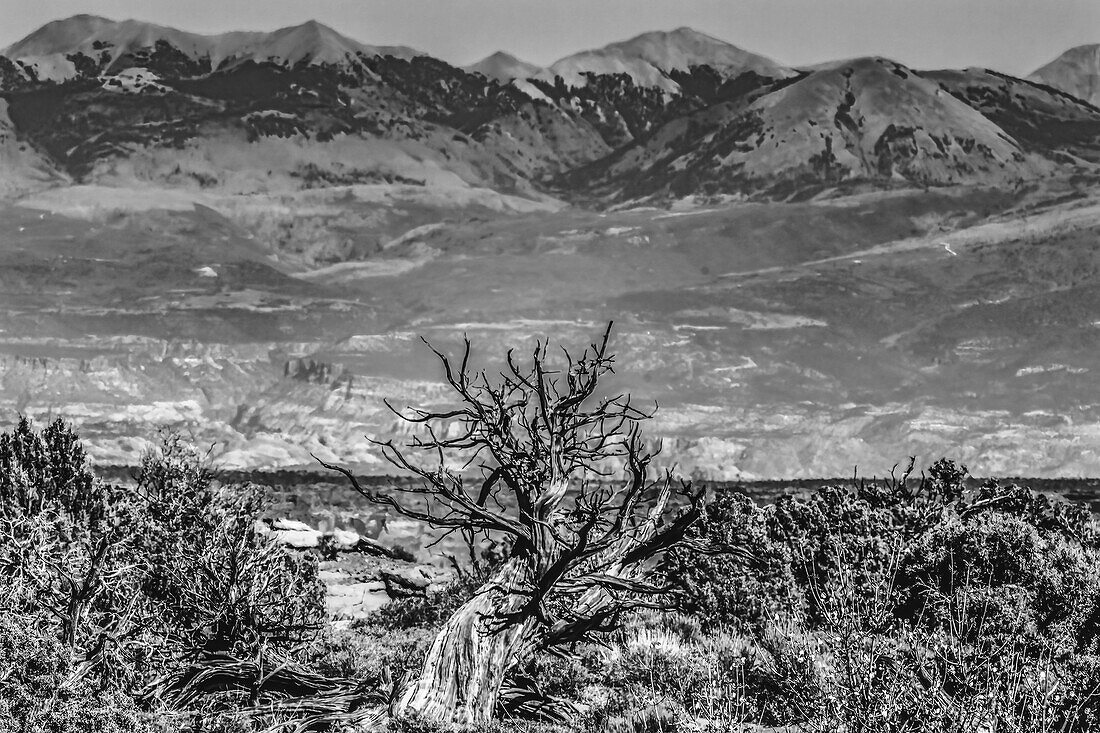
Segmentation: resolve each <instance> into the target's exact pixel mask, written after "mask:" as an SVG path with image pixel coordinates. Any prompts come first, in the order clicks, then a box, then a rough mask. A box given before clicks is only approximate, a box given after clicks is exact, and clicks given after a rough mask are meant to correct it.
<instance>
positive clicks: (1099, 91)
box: [1028, 44, 1100, 106]
mask: <svg viewBox="0 0 1100 733" xmlns="http://www.w3.org/2000/svg"><path fill="white" fill-rule="evenodd" d="M1028 78H1029V79H1032V80H1034V81H1038V82H1042V83H1044V84H1049V85H1050V86H1052V87H1056V88H1058V89H1061V90H1062V91H1064V92H1068V93H1069V94H1072V95H1073V96H1075V97H1077V98H1078V99H1082V100H1084V101H1086V102H1088V103H1090V104H1093V105H1097V106H1100V44H1092V45H1088V46H1078V47H1076V48H1071V49H1070V50H1068V51H1066V52H1065V53H1064V54H1062V55H1061V56H1059V57H1058V58H1056V59H1054V60H1053V61H1051V62H1050V63H1049V64H1046V65H1045V66H1043V67H1041V68H1039V69H1036V70H1035V71H1034V72H1033V73H1032V74H1031V75H1030V76H1029V77H1028Z"/></svg>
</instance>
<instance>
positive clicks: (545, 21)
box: [0, 0, 1100, 75]
mask: <svg viewBox="0 0 1100 733" xmlns="http://www.w3.org/2000/svg"><path fill="white" fill-rule="evenodd" d="M77 13H92V14H95V15H102V16H105V17H108V18H113V19H116V20H124V19H127V18H135V19H138V20H146V21H150V22H154V23H159V24H161V25H168V26H173V27H176V28H180V29H182V30H187V31H194V32H199V33H218V32H223V31H227V30H274V29H275V28H280V27H284V26H288V25H295V24H298V23H301V22H303V21H306V20H310V19H315V20H318V21H320V22H322V23H325V24H327V25H330V26H332V27H333V28H335V29H336V30H338V31H339V32H341V33H343V34H344V35H346V36H350V37H352V38H354V39H356V40H359V41H362V42H364V43H369V44H377V45H407V46H412V47H413V48H416V49H419V50H421V51H424V52H426V53H430V54H431V55H433V56H436V57H438V58H442V59H444V60H445V61H448V62H451V63H454V64H458V65H465V64H469V63H472V62H474V61H476V60H478V59H481V58H483V57H484V56H487V55H488V54H490V53H492V52H494V51H497V50H505V51H508V52H510V53H512V54H514V55H516V56H518V57H520V58H523V59H525V60H528V61H531V62H533V63H536V64H540V65H547V64H549V63H551V62H552V61H555V60H556V59H558V58H560V57H562V56H565V55H568V54H570V53H573V52H576V51H580V50H584V49H589V48H597V47H600V46H603V45H606V44H607V43H610V42H612V41H617V40H623V39H625V38H629V37H631V36H634V35H637V34H639V33H643V32H646V31H651V30H671V29H673V28H678V27H680V26H690V27H692V28H695V29H697V30H700V31H703V32H704V33H708V34H710V35H712V36H716V37H718V38H721V39H723V40H725V41H728V42H730V43H733V44H734V45H737V46H740V47H742V48H744V49H747V50H749V51H754V52H757V53H761V54H764V55H766V56H770V57H771V58H773V59H775V60H776V61H779V62H781V63H785V64H788V65H792V66H797V65H802V64H805V65H808V64H813V63H819V62H823V61H829V60H833V59H842V58H850V57H853V56H867V55H879V56H887V57H890V58H892V59H895V60H897V61H900V62H902V63H905V64H907V65H909V66H912V67H915V68H924V69H930V68H963V67H967V66H985V67H989V68H994V69H997V70H999V71H1003V72H1006V73H1011V74H1017V75H1023V74H1026V73H1029V72H1031V71H1033V70H1034V69H1036V68H1037V67H1039V66H1041V65H1042V64H1044V63H1046V62H1048V61H1050V60H1052V59H1053V58H1055V57H1056V56H1058V55H1059V54H1060V53H1061V52H1062V51H1065V50H1066V49H1068V48H1070V47H1073V46H1078V45H1081V44H1085V43H1100V0H308V1H303V0H0V18H3V22H2V23H0V48H3V47H6V46H8V45H9V44H11V43H13V42H15V41H16V40H18V39H20V38H22V37H23V36H25V35H27V34H28V33H30V32H31V31H33V30H35V29H36V28H38V27H39V26H41V25H43V24H44V23H46V22H48V21H50V20H55V19H58V18H63V17H68V16H70V15H75V14H77Z"/></svg>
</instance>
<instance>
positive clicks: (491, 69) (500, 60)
mask: <svg viewBox="0 0 1100 733" xmlns="http://www.w3.org/2000/svg"><path fill="white" fill-rule="evenodd" d="M463 69H464V70H465V71H468V72H470V73H471V74H481V75H482V76H484V77H486V78H488V79H496V80H497V81H499V82H503V83H505V84H507V83H508V82H510V81H512V80H514V79H527V78H529V77H532V76H535V75H536V74H538V73H539V72H540V71H541V69H540V68H539V67H538V66H535V65H534V64H531V63H528V62H526V61H522V60H520V59H517V58H516V57H515V56H513V55H512V54H510V53H506V52H504V51H497V52H496V53H494V54H490V55H489V56H486V57H485V58H483V59H482V60H481V61H478V62H477V63H474V64H470V65H469V66H465V67H463Z"/></svg>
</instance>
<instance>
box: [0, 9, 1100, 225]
mask: <svg viewBox="0 0 1100 733" xmlns="http://www.w3.org/2000/svg"><path fill="white" fill-rule="evenodd" d="M1097 58H1098V55H1097V51H1096V48H1095V47H1094V48H1092V49H1091V50H1089V49H1087V48H1085V49H1073V50H1071V51H1070V52H1068V53H1067V54H1066V55H1064V56H1063V57H1061V58H1059V59H1058V60H1056V61H1054V62H1052V63H1051V64H1048V65H1047V66H1044V67H1043V68H1042V69H1040V70H1038V71H1037V72H1036V73H1035V74H1034V75H1033V77H1032V79H1033V80H1032V81H1027V80H1019V79H1011V78H1010V77H1005V76H1003V75H997V74H994V73H992V72H986V71H982V70H967V71H965V72H960V73H961V76H960V75H959V73H956V74H955V75H953V76H945V73H944V72H920V71H916V70H913V69H909V68H907V67H905V66H904V65H902V64H899V63H896V62H894V61H891V60H888V59H881V58H879V59H870V58H867V59H853V60H850V61H844V62H839V63H833V64H825V65H822V66H818V67H815V68H814V69H809V70H796V69H792V68H789V67H787V66H784V65H782V64H780V63H777V62H775V61H772V60H770V59H767V58H765V57H763V56H760V55H757V54H753V53H750V52H748V51H744V50H742V49H740V48H737V47H736V46H733V45H731V44H729V43H726V42H724V41H720V40H718V39H715V38H712V37H710V36H708V35H706V34H703V33H700V32H698V31H694V30H691V29H688V28H680V29H677V30H674V31H671V32H654V33H646V34H643V35H640V36H638V37H636V38H633V39H630V40H627V41H623V42H619V43H612V44H610V45H608V46H606V47H604V48H601V49H596V50H591V51H583V52H580V53H577V54H573V55H571V56H567V57H566V58H563V59H561V60H559V61H557V62H555V63H554V64H551V65H550V66H549V67H547V68H545V69H543V68H537V67H536V66H534V65H532V64H527V63H525V62H522V61H519V60H518V59H515V58H514V57H511V56H508V55H507V54H503V53H499V54H495V55H493V56H490V57H488V58H487V59H485V60H483V61H481V62H479V63H477V64H474V65H472V66H470V67H467V68H466V69H459V68H456V67H453V66H450V65H449V64H446V63H444V62H443V61H440V60H438V59H434V58H431V57H430V56H428V55H426V54H422V53H420V52H417V51H415V50H413V49H409V48H405V47H380V46H369V45H366V44H363V43H360V42H358V41H354V40H352V39H349V38H346V37H344V36H342V35H340V34H339V33H337V32H336V31H334V30H333V29H331V28H328V27H326V26H324V25H321V24H319V23H316V22H308V23H304V24H302V25H300V26H295V27H290V28H283V29H280V30H277V31H274V32H271V33H252V32H233V33H225V34H221V35H210V36H204V35H199V34H194V33H186V32H183V31H178V30H175V29H171V28H164V27H160V26H156V25H152V24H148V23H141V22H138V21H133V20H128V21H122V22H115V21H111V20H108V19H105V18H100V17H96V16H88V15H82V16H76V17H73V18H69V19H67V20H61V21H56V22H53V23H49V24H47V25H45V26H43V27H42V28H40V29H39V30H37V31H35V32H33V33H31V34H30V35H29V36H27V37H26V38H24V39H22V40H21V41H18V42H16V43H15V44H13V45H12V46H10V47H8V48H6V49H3V50H2V51H0V89H2V90H3V94H4V98H5V99H6V101H7V110H6V115H5V116H4V118H3V119H2V120H0V124H2V125H4V126H5V127H12V128H14V130H15V133H16V134H18V135H19V136H20V138H21V139H22V140H23V141H24V142H26V143H29V145H30V147H31V148H32V149H33V150H32V151H31V154H32V155H35V154H36V155H37V156H38V158H37V160H36V161H35V163H34V164H33V165H32V168H33V170H32V171H31V172H29V173H27V172H21V168H20V167H17V168H16V169H15V170H14V171H9V172H8V173H7V174H6V175H5V179H6V183H5V186H6V187H8V188H23V189H33V188H34V187H35V186H36V185H37V181H39V180H40V179H41V178H42V176H43V172H45V171H49V172H50V173H52V174H56V175H59V176H68V177H71V178H72V179H73V180H77V181H81V182H90V181H93V180H98V179H100V178H102V177H104V176H109V175H111V171H115V170H117V169H118V168H119V167H120V166H123V167H127V166H125V161H135V160H146V159H148V158H150V157H152V158H156V157H158V156H159V154H160V152H161V151H163V150H164V149H165V148H173V147H175V148H179V147H182V148H184V149H194V148H202V147H203V146H204V144H207V143H209V142H211V141H213V140H216V139H224V138H237V139H243V140H244V141H248V142H255V141H256V140H258V139H261V138H283V139H288V138H290V139H294V140H296V141H299V142H300V143H301V146H302V147H305V148H309V149H311V150H312V151H313V157H317V158H318V160H317V161H316V162H314V163H312V167H310V168H309V173H306V172H305V171H303V169H302V168H303V167H302V166H301V165H299V166H298V167H297V168H295V169H291V170H284V171H281V173H283V174H284V175H285V176H289V177H298V178H299V180H300V179H301V178H302V177H303V176H306V177H308V175H310V174H315V175H320V176H322V177H328V178H330V179H338V180H344V181H352V180H360V181H365V180H368V179H385V178H386V177H387V176H390V177H393V176H403V175H404V173H403V172H402V170H401V166H400V165H392V164H390V165H387V162H391V163H392V156H390V158H391V160H389V161H387V156H382V155H374V156H369V159H368V160H363V161H361V163H362V165H356V166H355V169H354V170H345V168H346V167H347V166H345V165H343V161H341V160H338V159H330V155H329V154H328V149H327V147H331V146H327V147H326V145H325V143H329V142H332V141H334V140H338V139H339V140H348V139H356V138H363V139H367V140H370V141H372V142H377V143H380V144H382V145H383V146H385V147H387V148H392V147H397V148H401V149H402V152H401V153H395V155H399V156H400V157H404V154H405V153H406V152H407V151H405V148H407V147H408V146H409V145H410V144H413V145H415V146H416V147H418V148H422V150H419V151H418V152H417V153H416V154H415V156H414V157H419V158H430V159H431V160H432V165H433V167H438V168H439V169H440V170H442V171H444V172H446V173H448V174H452V175H456V176H458V177H459V178H461V179H462V180H463V181H465V182H466V183H469V184H471V185H478V186H485V187H488V188H492V189H495V190H503V191H508V192H518V193H520V194H522V195H532V196H535V197H538V196H539V195H548V196H553V197H555V198H559V199H566V200H569V201H573V202H581V203H585V204H591V205H608V204H614V203H622V202H625V201H633V200H639V199H640V200H667V199H670V198H682V197H683V196H685V195H691V194H698V193H704V194H707V195H714V194H726V195H760V194H762V195H766V196H779V197H785V196H788V195H790V194H791V193H793V192H795V191H800V190H812V189H814V188H820V187H824V186H835V185H858V184H863V183H870V184H872V185H891V184H892V183H895V182H897V181H908V182H912V183H917V184H920V185H944V184H955V183H960V182H962V183H986V182H992V181H996V182H1012V181H1023V180H1032V179H1035V178H1037V177H1042V176H1047V175H1052V174H1055V173H1057V172H1059V171H1062V172H1064V171H1068V170H1071V169H1074V170H1075V169H1076V168H1082V169H1088V170H1091V168H1090V167H1089V166H1090V165H1091V164H1092V162H1093V161H1094V159H1095V151H1094V150H1093V147H1095V146H1094V143H1095V138H1096V129H1097V128H1096V125H1098V124H1100V111H1098V109H1097V108H1096V107H1095V106H1094V103H1095V102H1096V99H1095V95H1096V93H1097V92H1096V90H1097V84H1098V82H1097V80H1098V79H1100V66H1098V63H1097ZM937 73H938V74H939V75H938V76H937ZM1008 87H1011V89H1010V90H1009V89H1008ZM1067 94H1068V95H1074V96H1075V97H1076V100H1073V101H1071V100H1069V99H1068V97H1067V96H1066V95H1067ZM1037 108H1038V110H1039V111H1036V109H1037ZM1050 110H1054V111H1055V121H1056V123H1057V124H1058V130H1057V132H1056V134H1053V135H1052V134H1050V133H1049V129H1050V128H1049V126H1048V125H1047V124H1046V123H1047V122H1048V121H1049V115H1048V117H1046V118H1044V117H1043V115H1044V114H1046V113H1047V112H1048V111H1050ZM1040 121H1041V122H1042V126H1043V128H1044V130H1043V132H1042V134H1038V135H1036V134H1030V132H1029V129H1030V128H1034V127H1035V126H1036V125H1037V124H1038V122H1040ZM24 152H26V151H24ZM128 167H134V166H128ZM140 167H142V168H145V169H148V167H149V166H148V165H144V166H140ZM148 173H149V174H150V175H153V176H154V177H156V178H158V180H160V179H163V178H164V177H165V176H164V174H163V173H153V172H152V171H148ZM181 173H182V168H181ZM273 173H274V171H273ZM24 177H26V178H29V180H25V181H22V182H21V183H20V180H21V179H22V178H24ZM215 177H217V176H215ZM47 178H49V176H47ZM411 178H413V179H415V180H419V179H416V178H415V176H412V177H411ZM13 179H15V180H13Z"/></svg>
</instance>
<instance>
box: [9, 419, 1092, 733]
mask: <svg viewBox="0 0 1100 733" xmlns="http://www.w3.org/2000/svg"><path fill="white" fill-rule="evenodd" d="M964 471H965V469H963V468H961V467H959V466H956V465H955V464H953V463H952V462H950V461H940V462H939V463H937V464H935V465H934V466H932V467H931V469H930V470H929V471H928V472H927V475H926V476H925V477H923V478H922V480H920V481H915V480H908V481H907V480H903V479H898V480H896V481H887V482H876V483H873V484H872V483H861V484H855V485H847V486H835V487H827V488H823V489H819V490H817V491H816V492H814V493H812V494H809V495H801V496H794V495H792V496H788V497H784V498H781V499H780V500H778V501H777V502H775V503H774V504H771V505H768V506H760V505H757V504H756V503H755V502H754V501H753V500H752V499H751V498H750V497H748V496H745V495H742V494H739V493H737V492H736V491H726V492H722V493H719V494H717V495H715V496H712V497H711V498H710V500H709V502H708V503H707V506H706V509H705V512H704V515H703V517H702V519H701V520H700V521H699V522H698V523H697V524H696V525H695V528H694V529H693V530H692V533H693V535H694V538H693V539H695V540H697V541H700V542H702V543H703V544H704V545H705V546H706V547H707V548H708V551H707V552H705V553H704V552H700V551H699V550H698V547H699V546H700V545H698V544H693V545H692V546H691V547H687V548H683V549H673V550H672V551H671V552H670V553H669V554H668V555H666V557H665V558H664V560H663V561H662V562H661V563H660V564H659V566H657V567H654V568H653V569H652V572H653V574H654V576H653V577H654V579H656V581H658V582H662V583H667V584H669V585H671V586H673V587H674V588H675V592H674V593H673V594H672V595H671V596H669V599H668V600H669V601H670V603H668V604H662V605H667V606H668V607H666V608H660V609H647V610H640V611H637V612H635V613H632V614H630V615H629V616H627V617H624V618H623V623H622V625H621V627H620V628H618V629H616V630H614V631H611V632H609V633H606V634H603V635H602V638H599V639H595V640H593V641H584V642H579V643H575V644H572V645H570V646H568V647H567V648H555V649H554V650H553V652H554V653H552V654H551V653H540V654H536V655H534V656H533V657H532V658H530V659H529V660H528V661H527V662H526V663H524V664H523V665H522V667H520V668H517V669H514V670H512V671H511V672H510V674H509V676H508V677H507V679H506V680H505V683H504V686H503V689H502V694H501V697H500V700H499V704H498V706H497V710H496V713H497V715H496V717H497V720H496V721H494V722H493V723H491V724H489V725H488V726H483V727H484V728H486V729H490V730H501V731H504V730H515V731H526V730H542V731H550V730H560V731H597V730H623V731H690V730H700V731H709V730H713V731H730V730H742V729H761V728H765V729H767V728H778V729H783V728H787V729H790V730H810V731H814V730H826V729H840V730H849V731H855V730H861V731H972V730H998V731H1000V730H1004V731H1090V730H1095V729H1096V727H1097V723H1096V721H1097V720H1098V719H1100V648H1098V639H1100V562H1098V560H1100V532H1098V530H1097V527H1096V525H1095V523H1094V522H1093V520H1092V518H1091V516H1090V515H1089V513H1088V512H1087V511H1086V510H1084V509H1082V508H1080V507H1078V506H1076V505H1071V504H1067V503H1063V502H1061V501H1059V500H1056V499H1049V498H1047V497H1046V496H1043V495H1038V494H1033V493H1032V492H1030V491H1029V490H1027V489H1026V488H1023V487H1020V486H1017V485H1009V486H1005V485H1000V484H997V483H996V482H993V481H990V482H987V483H985V484H984V485H982V486H981V487H980V488H978V489H976V490H964V489H963V486H964V484H963V478H964V476H965V473H964ZM0 499H2V503H0V532H2V533H3V539H2V541H0V579H2V580H0V583H2V585H0V604H2V609H3V612H2V614H0V730H3V731H5V733H6V732H7V731H12V732H13V733H15V732H17V731H19V732H21V731H51V732H52V731H57V732H59V733H60V732H68V731H124V730H125V731H142V730H150V731H153V730H156V731H160V730H208V731H244V730H263V729H285V730H304V729H309V726H310V719H311V718H314V719H315V722H316V728H315V729H319V730H325V729H331V730H340V729H342V726H343V725H344V724H345V723H347V724H353V723H354V722H355V720H356V715H355V711H356V710H357V709H359V708H362V707H363V706H365V705H368V704H375V703H379V702H382V703H384V701H385V700H386V698H387V695H388V694H389V693H390V691H391V689H392V686H393V682H394V680H399V679H401V677H402V675H403V674H404V673H406V672H408V671H410V670H414V669H415V668H416V667H417V666H418V665H419V664H420V662H421V661H422V660H423V658H424V655H425V653H426V651H427V648H428V646H429V645H430V644H431V642H432V639H433V637H434V636H435V633H436V631H437V630H438V628H439V627H440V626H441V625H442V624H443V623H444V622H445V621H446V620H447V618H448V617H449V616H450V615H451V614H452V613H453V612H454V611H455V610H456V609H457V608H459V606H460V605H461V604H462V603H463V602H465V601H466V600H467V599H468V598H470V597H471V596H472V595H473V594H475V593H476V592H477V589H478V587H479V585H480V582H481V580H483V579H484V577H485V575H484V574H486V573H488V572H489V571H490V568H489V567H487V566H486V565H482V566H481V567H480V568H479V569H478V570H471V572H470V573H468V574H465V575H463V576H462V577H461V578H458V579H456V580H455V581H454V583H453V584H452V585H451V586H449V587H448V588H447V589H446V590H445V591H443V592H438V593H433V594H431V595H429V596H426V597H423V598H412V599H408V600H404V601H395V602H392V603H391V604H389V605H388V606H386V607H384V608H383V609H382V610H381V611H379V612H378V613H377V614H376V615H375V617H373V618H372V619H370V620H368V621H366V622H357V623H355V624H352V625H342V626H340V625H334V624H332V623H326V621H325V619H324V613H323V588H322V586H321V584H320V583H319V582H318V580H317V573H316V569H317V560H316V558H315V557H313V556H312V555H311V554H308V553H296V552H293V551H289V550H286V549H283V548H281V547H278V546H276V545H273V544H271V543H270V542H268V541H267V540H265V539H264V538H263V537H262V536H261V535H259V534H257V533H256V531H255V528H254V526H253V519H254V517H256V516H258V514H259V512H260V511H261V510H262V490H261V489H259V488H258V487H255V486H249V485H234V486H221V485H220V484H219V483H218V482H217V481H216V479H215V477H214V476H213V475H212V474H211V472H209V471H208V470H207V469H206V468H205V467H204V462H203V460H202V457H201V456H200V455H198V454H197V453H195V452H194V451H193V450H192V449H191V448H189V447H187V446H186V445H184V444H183V443H181V442H180V441H179V440H178V439H175V438H167V439H166V440H165V441H164V443H163V446H162V448H161V449H160V450H159V451H158V452H156V453H153V454H150V455H149V456H148V458H147V459H146V461H145V462H144V464H143V465H142V466H141V468H140V470H139V471H137V472H136V474H135V481H134V482H133V485H132V486H129V487H122V486H111V485H107V484H105V483H103V482H101V481H99V480H98V479H96V478H95V477H94V476H93V475H92V473H91V472H90V471H89V469H88V466H87V461H86V459H85V456H84V453H83V451H82V449H81V446H80V443H79V440H78V439H77V436H75V435H74V434H73V433H72V432H71V431H70V430H69V429H68V428H67V427H66V426H65V425H63V424H62V423H60V422H58V423H54V424H53V425H50V426H48V427H46V428H45V429H44V430H42V431H41V432H36V431H35V430H34V429H33V427H32V426H31V425H29V424H28V423H27V422H25V421H24V422H21V423H20V424H19V426H18V427H17V428H16V429H15V430H13V431H12V432H10V433H6V434H4V435H3V436H0ZM493 560H494V561H495V562H500V561H501V558H500V557H499V556H497V557H496V558H494V559H493ZM478 572H480V573H482V574H483V575H482V576H481V577H479V576H478V574H477V573H478ZM386 725H387V726H389V727H390V728H391V729H393V730H408V731H412V730H432V729H435V728H437V727H438V728H439V729H443V727H442V726H435V725H434V724H428V723H417V722H416V721H415V720H404V721H401V720H390V721H388V722H387V723H386Z"/></svg>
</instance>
